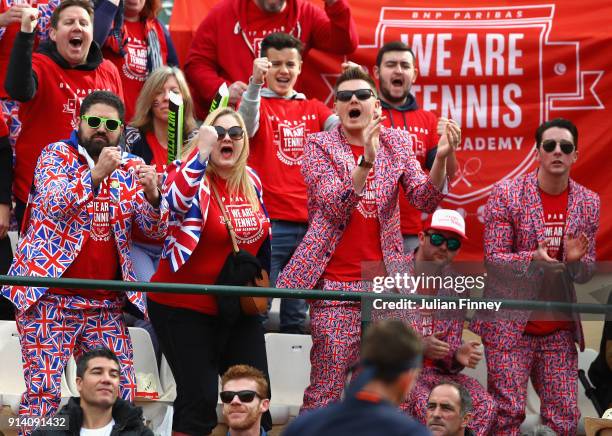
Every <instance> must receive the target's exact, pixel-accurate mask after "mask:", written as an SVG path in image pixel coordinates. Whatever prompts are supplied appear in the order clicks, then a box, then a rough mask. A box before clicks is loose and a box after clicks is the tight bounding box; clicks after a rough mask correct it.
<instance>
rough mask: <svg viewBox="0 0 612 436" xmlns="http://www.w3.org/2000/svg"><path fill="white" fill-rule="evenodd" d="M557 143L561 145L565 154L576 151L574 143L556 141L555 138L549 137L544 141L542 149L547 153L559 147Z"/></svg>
mask: <svg viewBox="0 0 612 436" xmlns="http://www.w3.org/2000/svg"><path fill="white" fill-rule="evenodd" d="M557 144H559V146H560V147H561V151H562V152H563V153H565V154H570V153H571V152H572V151H574V144H572V143H571V142H569V141H559V142H557V141H555V140H554V139H547V140H546V141H542V149H543V150H544V151H545V152H546V153H552V152H553V151H555V149H556V148H557Z"/></svg>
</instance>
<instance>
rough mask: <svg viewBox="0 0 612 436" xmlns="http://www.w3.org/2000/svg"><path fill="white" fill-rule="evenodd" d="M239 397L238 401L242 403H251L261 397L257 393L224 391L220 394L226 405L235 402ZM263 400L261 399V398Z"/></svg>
mask: <svg viewBox="0 0 612 436" xmlns="http://www.w3.org/2000/svg"><path fill="white" fill-rule="evenodd" d="M236 395H238V399H239V400H240V401H241V402H242V403H250V402H251V401H253V400H254V399H255V397H259V394H258V393H257V392H255V391H249V390H244V391H223V392H221V393H220V394H219V396H220V397H221V401H222V402H224V403H225V404H229V403H231V402H232V401H233V400H234V397H235V396H236ZM260 398H261V397H260Z"/></svg>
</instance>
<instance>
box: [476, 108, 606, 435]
mask: <svg viewBox="0 0 612 436" xmlns="http://www.w3.org/2000/svg"><path fill="white" fill-rule="evenodd" d="M535 136H536V138H535V139H536V148H535V151H534V152H535V154H536V158H537V162H538V167H537V168H536V169H535V170H534V171H533V172H531V173H528V174H525V175H523V176H521V177H517V178H516V179H513V180H503V181H501V182H499V183H497V184H496V185H495V186H494V187H493V191H492V192H491V196H490V197H489V200H488V202H487V206H486V209H485V232H484V249H485V261H486V263H487V267H488V268H487V270H488V276H487V287H486V289H485V296H487V297H491V298H500V297H501V298H508V299H522V300H536V299H539V300H547V301H569V302H575V301H576V290H575V288H574V283H584V282H586V281H588V280H589V279H590V278H591V276H592V275H593V272H594V266H595V235H596V233H597V229H598V226H599V209H600V199H599V195H597V194H596V193H595V192H593V191H590V190H589V189H587V188H585V187H584V186H582V185H580V184H578V183H577V182H575V181H574V180H573V179H572V178H570V170H571V168H572V166H573V165H574V164H575V163H576V161H577V159H578V129H577V128H576V126H575V125H574V124H573V123H572V122H570V121H568V120H565V119H562V118H556V119H553V120H550V121H546V122H544V123H542V124H541V125H540V126H539V127H538V129H537V130H536V135H535ZM470 328H471V330H473V331H474V332H475V333H477V334H479V335H480V336H481V337H482V340H483V342H484V345H485V356H486V360H487V383H488V390H489V393H490V394H491V395H492V396H493V398H494V399H495V401H496V402H497V406H498V414H497V419H496V420H495V422H494V425H493V430H492V434H495V435H504V436H506V435H508V436H518V435H519V434H520V426H521V423H522V422H523V419H524V418H525V403H526V398H527V384H528V382H529V379H530V378H531V381H532V382H533V387H534V388H535V391H536V393H537V394H538V396H539V398H540V402H541V404H542V405H541V407H540V415H541V417H542V424H544V425H547V426H548V427H550V428H551V429H553V430H554V431H555V432H556V433H557V434H558V435H560V436H571V435H575V434H576V432H577V427H578V418H579V417H580V410H579V409H578V353H577V351H576V346H575V344H574V343H575V342H577V343H578V345H579V347H580V349H581V350H584V336H583V332H582V326H581V324H580V318H579V316H578V314H576V313H573V314H571V313H563V312H549V313H545V312H540V311H529V310H510V309H507V310H504V309H502V310H500V311H499V312H498V313H496V316H495V317H492V316H491V312H486V313H485V312H481V313H479V314H478V316H477V317H476V318H475V319H474V320H473V321H472V325H471V327H470Z"/></svg>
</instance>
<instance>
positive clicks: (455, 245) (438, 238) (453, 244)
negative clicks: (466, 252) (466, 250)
mask: <svg viewBox="0 0 612 436" xmlns="http://www.w3.org/2000/svg"><path fill="white" fill-rule="evenodd" d="M427 236H429V241H430V242H431V245H433V246H434V247H439V246H440V245H442V244H444V243H445V242H446V248H448V249H449V250H450V251H457V250H459V248H461V239H459V238H454V237H450V238H447V237H445V236H444V235H441V234H440V233H427Z"/></svg>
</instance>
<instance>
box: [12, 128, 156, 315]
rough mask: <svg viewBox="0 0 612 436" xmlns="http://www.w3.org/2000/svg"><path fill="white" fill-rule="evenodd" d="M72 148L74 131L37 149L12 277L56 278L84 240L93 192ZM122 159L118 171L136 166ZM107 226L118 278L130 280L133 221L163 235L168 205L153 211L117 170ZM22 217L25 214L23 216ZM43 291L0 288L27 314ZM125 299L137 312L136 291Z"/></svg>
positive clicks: (132, 179)
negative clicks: (116, 262) (118, 272)
mask: <svg viewBox="0 0 612 436" xmlns="http://www.w3.org/2000/svg"><path fill="white" fill-rule="evenodd" d="M87 158H89V156H87V157H86V152H85V151H84V149H83V148H82V147H81V146H79V145H78V136H77V132H76V131H74V132H73V133H72V135H71V137H70V139H68V140H64V141H60V142H55V143H53V144H49V145H48V146H47V147H45V148H44V150H43V151H42V153H41V155H40V157H39V159H38V164H37V165H36V171H35V173H34V184H33V187H32V191H31V192H30V197H29V201H28V210H29V217H28V216H26V219H27V220H28V221H27V228H26V230H25V232H24V233H23V235H22V237H21V239H20V240H19V244H18V247H17V253H16V254H15V259H14V260H13V264H12V265H11V268H10V270H9V272H8V275H13V276H31V277H61V276H62V274H63V273H64V271H66V269H67V268H68V267H69V266H70V264H71V263H72V262H73V261H74V259H76V257H77V255H78V254H79V252H80V250H81V247H82V246H83V244H84V243H85V241H86V240H87V239H88V238H89V235H90V230H91V223H92V220H93V199H94V196H95V192H94V191H93V190H92V185H91V170H90V166H89V165H90V164H88V163H87ZM138 163H139V161H138V158H136V157H135V156H131V157H128V158H127V160H126V161H125V164H124V167H129V166H131V165H135V164H138ZM109 186H110V188H109V194H110V208H109V209H110V211H109V212H110V225H111V228H112V231H113V235H114V239H115V243H116V245H117V252H118V253H119V260H120V266H121V273H122V277H123V280H125V281H136V275H135V274H134V269H133V266H132V261H131V259H130V247H131V235H132V223H133V221H135V222H136V224H137V225H138V226H139V227H140V228H141V229H142V231H143V232H144V233H145V234H146V235H147V236H150V237H152V238H163V237H165V236H166V232H167V219H168V205H167V203H166V202H165V200H163V199H161V200H160V201H161V202H160V206H159V208H158V209H155V208H154V207H153V206H151V204H150V203H149V202H148V201H147V200H146V199H145V196H144V193H143V191H142V188H141V186H140V184H139V182H138V179H137V177H136V175H135V174H134V172H133V171H131V170H126V169H125V168H123V167H122V168H119V169H117V170H115V171H114V172H113V173H112V174H111V175H110V183H109ZM26 215H27V212H26ZM47 289H48V288H46V287H26V286H5V287H3V288H2V295H4V296H5V297H6V298H8V299H10V300H11V301H12V302H13V304H15V306H16V308H17V310H18V311H20V312H24V311H26V310H28V308H29V307H30V306H32V305H33V304H34V303H35V302H36V301H37V300H38V299H39V298H41V297H42V295H43V294H44V293H45V292H46V291H47ZM127 296H128V298H129V300H130V301H131V302H132V303H133V304H134V305H135V306H136V307H138V309H139V310H141V311H142V312H143V313H145V312H146V305H145V301H144V298H143V294H142V293H141V292H128V293H127Z"/></svg>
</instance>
